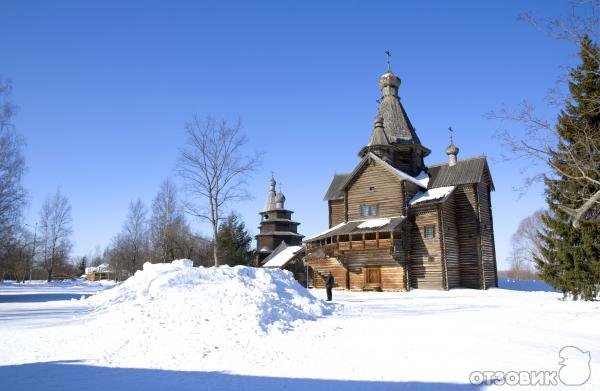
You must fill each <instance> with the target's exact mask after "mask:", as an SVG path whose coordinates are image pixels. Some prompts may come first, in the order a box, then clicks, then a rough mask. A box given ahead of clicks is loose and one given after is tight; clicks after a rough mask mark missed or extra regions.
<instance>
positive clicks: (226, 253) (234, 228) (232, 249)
mask: <svg viewBox="0 0 600 391" xmlns="http://www.w3.org/2000/svg"><path fill="white" fill-rule="evenodd" d="M217 242H218V243H217V244H218V251H219V259H220V260H222V262H223V263H224V264H227V265H229V266H235V265H248V264H249V263H250V261H251V260H252V252H251V251H250V243H251V242H252V237H251V236H250V235H249V234H248V232H247V231H246V226H245V225H244V222H242V221H240V219H239V218H238V216H236V215H235V214H230V215H229V216H228V217H227V218H226V219H225V221H223V222H222V223H221V225H220V226H219V231H218V232H217Z"/></svg>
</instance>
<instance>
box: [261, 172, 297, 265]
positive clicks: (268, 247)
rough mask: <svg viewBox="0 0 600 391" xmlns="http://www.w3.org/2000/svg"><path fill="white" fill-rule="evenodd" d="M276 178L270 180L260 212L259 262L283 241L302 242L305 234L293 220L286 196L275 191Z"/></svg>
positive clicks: (295, 243)
mask: <svg viewBox="0 0 600 391" xmlns="http://www.w3.org/2000/svg"><path fill="white" fill-rule="evenodd" d="M276 184H277V183H276V182H275V178H273V177H271V180H270V181H269V193H268V195H267V200H266V202H265V206H264V208H263V210H262V212H260V213H259V214H260V224H259V226H258V228H259V230H260V232H259V233H258V235H256V250H257V253H258V264H259V265H260V264H261V263H262V261H263V260H264V259H265V258H266V257H268V256H269V255H270V254H271V253H272V252H273V250H275V248H277V246H279V245H280V244H281V242H285V243H286V244H287V245H288V246H299V245H301V244H302V238H303V237H304V236H303V235H300V234H299V233H298V225H300V223H299V222H297V221H293V220H292V214H293V213H294V212H293V211H291V210H289V209H285V196H284V195H283V193H282V192H281V190H280V191H279V192H276V191H275V185H276Z"/></svg>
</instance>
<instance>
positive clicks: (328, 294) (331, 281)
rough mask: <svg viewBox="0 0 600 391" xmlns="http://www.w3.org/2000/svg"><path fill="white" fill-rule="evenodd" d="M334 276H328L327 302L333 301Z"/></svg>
mask: <svg viewBox="0 0 600 391" xmlns="http://www.w3.org/2000/svg"><path fill="white" fill-rule="evenodd" d="M333 283H334V279H333V274H331V272H329V274H328V275H327V280H325V288H327V301H331V290H332V289H333Z"/></svg>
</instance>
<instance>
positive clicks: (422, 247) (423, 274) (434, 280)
mask: <svg viewBox="0 0 600 391" xmlns="http://www.w3.org/2000/svg"><path fill="white" fill-rule="evenodd" d="M412 216H413V217H414V221H413V222H412V223H411V230H410V232H411V235H410V238H411V240H410V246H411V248H410V285H411V287H413V288H424V289H444V288H445V286H444V280H443V270H442V258H441V255H442V251H441V239H440V230H439V221H438V209H437V205H432V206H430V207H427V206H424V207H421V208H419V209H416V210H414V212H413V215H412ZM411 220H412V219H411ZM430 224H435V226H436V229H435V232H436V233H435V237H434V238H432V239H425V226H426V225H430ZM429 257H434V258H433V260H431V261H430V260H429Z"/></svg>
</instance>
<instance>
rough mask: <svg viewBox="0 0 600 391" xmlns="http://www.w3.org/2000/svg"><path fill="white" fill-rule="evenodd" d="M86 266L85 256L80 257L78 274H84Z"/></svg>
mask: <svg viewBox="0 0 600 391" xmlns="http://www.w3.org/2000/svg"><path fill="white" fill-rule="evenodd" d="M86 267H87V258H86V257H82V258H81V262H79V275H80V276H83V275H84V274H85V268H86Z"/></svg>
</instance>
